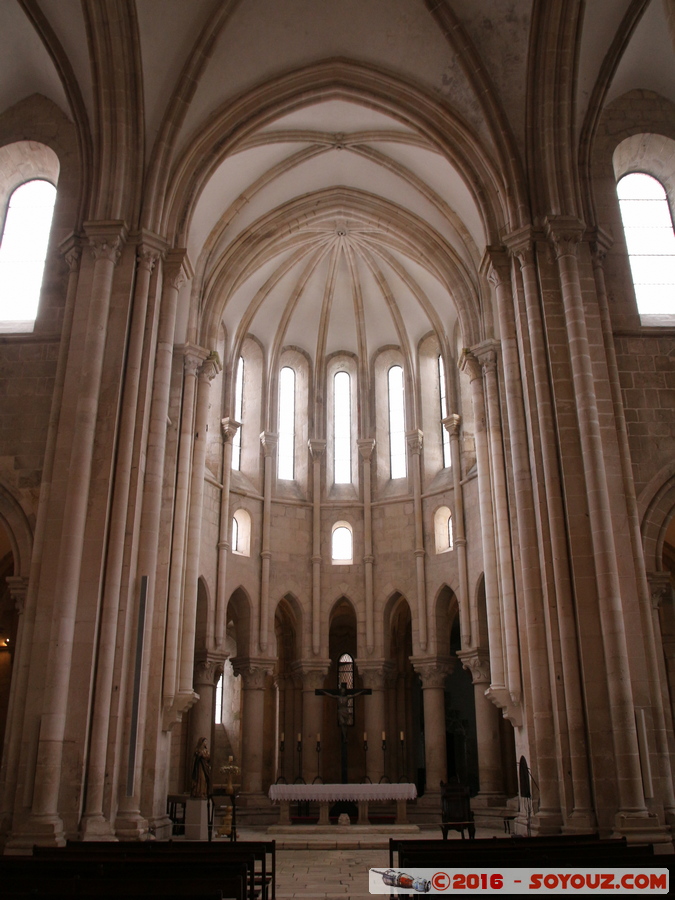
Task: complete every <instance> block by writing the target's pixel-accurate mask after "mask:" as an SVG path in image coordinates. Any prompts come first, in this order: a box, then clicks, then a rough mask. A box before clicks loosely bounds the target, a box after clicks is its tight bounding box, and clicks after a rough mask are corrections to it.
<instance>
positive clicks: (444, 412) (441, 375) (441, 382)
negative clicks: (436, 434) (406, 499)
mask: <svg viewBox="0 0 675 900" xmlns="http://www.w3.org/2000/svg"><path fill="white" fill-rule="evenodd" d="M438 387H439V391H440V396H441V441H442V443H443V467H444V468H446V469H447V468H448V466H449V465H450V464H451V463H450V435H449V434H448V432H447V430H446V428H445V425H443V419H446V418H447V416H448V402H447V399H446V395H445V366H444V365H443V357H442V356H440V355H439V357H438Z"/></svg>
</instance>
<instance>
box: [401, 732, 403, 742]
mask: <svg viewBox="0 0 675 900" xmlns="http://www.w3.org/2000/svg"><path fill="white" fill-rule="evenodd" d="M401 740H403V732H401Z"/></svg>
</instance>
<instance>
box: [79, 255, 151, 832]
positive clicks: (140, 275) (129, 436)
mask: <svg viewBox="0 0 675 900" xmlns="http://www.w3.org/2000/svg"><path fill="white" fill-rule="evenodd" d="M158 243H159V242H157V241H152V240H147V239H146V240H145V241H144V242H143V243H141V244H140V245H139V247H138V252H137V270H136V271H137V274H136V285H135V289H134V304H133V313H132V322H131V334H130V337H129V349H128V352H127V361H126V365H125V378H124V393H123V396H122V412H121V417H120V426H119V439H118V442H117V446H118V452H117V462H116V465H115V481H114V492H113V501H112V510H111V514H110V530H109V538H108V547H107V556H106V566H105V583H104V587H103V600H102V608H101V623H100V627H99V637H98V642H97V647H98V656H97V660H96V685H95V691H94V706H93V711H92V722H91V739H90V744H89V758H88V764H87V774H86V784H87V790H86V798H87V799H86V805H85V810H84V815H83V817H82V822H81V823H80V830H81V833H82V839H83V840H114V834H113V829H112V823H111V822H109V821H108V819H106V818H105V816H104V814H103V796H104V789H105V771H106V760H107V750H108V729H109V721H110V701H111V697H112V693H113V677H114V664H115V654H116V649H117V625H118V619H119V608H120V597H121V587H122V574H123V565H124V552H125V546H126V540H125V538H126V536H127V516H128V508H129V499H130V497H129V489H130V485H131V477H132V466H133V463H134V450H138V448H137V446H136V445H135V442H134V436H135V432H136V416H137V410H138V397H139V389H140V381H141V367H142V365H143V349H144V344H145V334H146V318H147V312H148V295H149V291H150V277H151V275H152V271H153V269H154V267H155V265H156V263H157V261H158V259H159V258H160V255H161V249H162V247H161V245H159V246H158ZM146 349H147V348H146Z"/></svg>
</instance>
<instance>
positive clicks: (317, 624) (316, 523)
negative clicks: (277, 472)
mask: <svg viewBox="0 0 675 900" xmlns="http://www.w3.org/2000/svg"><path fill="white" fill-rule="evenodd" d="M325 449H326V442H325V441H319V440H316V439H313V440H311V441H310V442H309V452H310V454H311V456H312V475H313V478H312V652H313V653H314V654H315V655H316V656H318V655H319V651H320V650H321V459H322V457H323V454H324V451H325Z"/></svg>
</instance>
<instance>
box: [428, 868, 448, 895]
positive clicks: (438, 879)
mask: <svg viewBox="0 0 675 900" xmlns="http://www.w3.org/2000/svg"><path fill="white" fill-rule="evenodd" d="M431 884H432V885H433V887H434V890H437V891H446V890H447V889H448V888H449V887H450V876H449V875H448V873H447V872H436V874H435V875H434V876H433V877H432V879H431Z"/></svg>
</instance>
